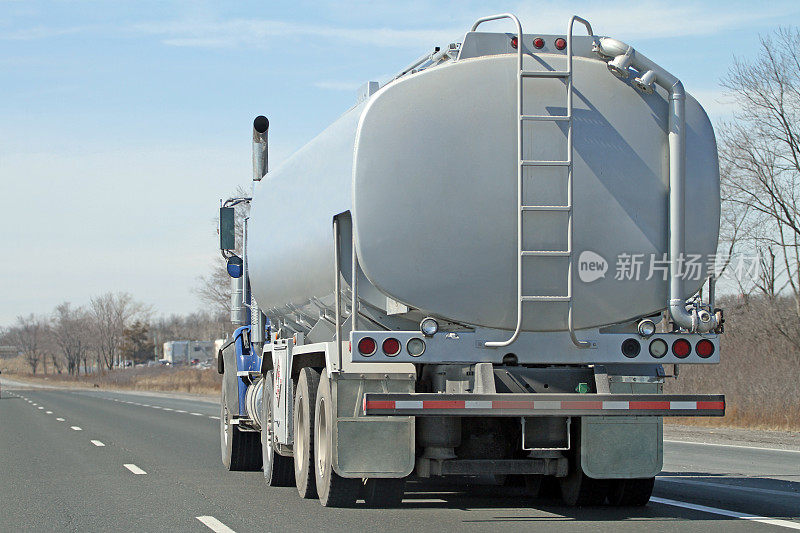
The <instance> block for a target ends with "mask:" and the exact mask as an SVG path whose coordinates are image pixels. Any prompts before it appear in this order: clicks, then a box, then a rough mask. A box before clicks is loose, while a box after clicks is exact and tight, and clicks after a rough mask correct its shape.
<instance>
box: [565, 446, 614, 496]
mask: <svg viewBox="0 0 800 533" xmlns="http://www.w3.org/2000/svg"><path fill="white" fill-rule="evenodd" d="M579 461H580V456H579V457H578V458H577V459H576V461H575V462H578V464H576V465H575V466H573V467H572V468H571V471H570V473H569V475H568V476H567V477H562V478H559V484H560V485H561V499H562V500H564V503H566V504H567V505H570V506H573V507H585V506H594V505H603V503H605V501H606V495H607V494H608V489H609V483H608V480H606V479H593V478H590V477H589V476H587V475H586V474H584V473H583V469H581V466H580V463H579Z"/></svg>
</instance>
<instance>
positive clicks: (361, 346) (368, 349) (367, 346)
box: [358, 337, 378, 357]
mask: <svg viewBox="0 0 800 533" xmlns="http://www.w3.org/2000/svg"><path fill="white" fill-rule="evenodd" d="M377 349H378V343H376V342H375V339H373V338H371V337H364V338H363V339H361V340H360V341H358V353H360V354H361V355H363V356H365V357H369V356H370V355H372V354H374V353H375V350H377Z"/></svg>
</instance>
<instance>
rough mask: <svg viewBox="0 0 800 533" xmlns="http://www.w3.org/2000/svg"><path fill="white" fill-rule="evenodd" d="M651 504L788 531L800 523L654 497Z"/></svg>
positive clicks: (799, 526)
mask: <svg viewBox="0 0 800 533" xmlns="http://www.w3.org/2000/svg"><path fill="white" fill-rule="evenodd" d="M650 501H651V502H653V503H660V504H663V505H671V506H673V507H682V508H684V509H691V510H693V511H701V512H704V513H711V514H716V515H720V516H727V517H729V518H738V519H740V520H750V521H751V522H759V523H761V524H769V525H771V526H779V527H785V528H788V529H800V523H797V522H790V521H789V520H781V519H779V518H769V517H767V516H756V515H752V514H747V513H739V512H736V511H729V510H727V509H718V508H716V507H706V506H705V505H698V504H696V503H687V502H679V501H677V500H668V499H666V498H657V497H655V496H653V497H651V498H650Z"/></svg>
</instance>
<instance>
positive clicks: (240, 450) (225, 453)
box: [219, 383, 261, 471]
mask: <svg viewBox="0 0 800 533" xmlns="http://www.w3.org/2000/svg"><path fill="white" fill-rule="evenodd" d="M219 410H220V413H219V439H220V451H221V452H222V464H223V465H225V468H227V469H228V470H231V471H254V470H259V469H261V438H260V435H259V434H258V433H256V432H254V431H253V432H251V431H240V430H239V426H237V425H235V424H231V414H230V413H229V411H228V398H227V396H226V394H225V384H224V383H223V385H222V392H221V394H220V402H219Z"/></svg>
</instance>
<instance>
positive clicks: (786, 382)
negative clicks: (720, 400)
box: [664, 298, 800, 430]
mask: <svg viewBox="0 0 800 533" xmlns="http://www.w3.org/2000/svg"><path fill="white" fill-rule="evenodd" d="M720 304H721V306H722V307H724V308H725V318H726V323H725V333H724V334H723V335H722V336H721V351H720V354H721V362H720V364H718V365H683V366H681V367H680V377H679V378H678V379H677V380H668V382H667V383H666V385H665V387H664V389H665V391H666V392H672V393H687V394H689V393H722V394H725V396H726V403H727V407H726V415H725V417H724V418H722V419H719V418H689V419H681V418H676V419H672V420H673V421H678V422H680V423H682V424H687V423H688V424H695V425H715V426H716V425H728V426H738V427H747V428H762V429H786V430H800V350H798V348H797V347H796V346H795V345H794V342H793V341H792V339H793V338H796V331H792V325H793V324H794V325H795V326H794V327H797V326H796V318H794V319H793V317H792V310H791V302H787V301H784V302H781V303H779V304H778V305H779V306H781V308H778V309H776V306H775V304H770V305H767V302H765V301H763V300H758V299H751V300H750V301H747V302H745V301H741V300H736V299H733V298H726V299H725V300H723V301H721V302H720ZM781 310H783V311H784V312H781ZM668 370H669V369H668Z"/></svg>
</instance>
